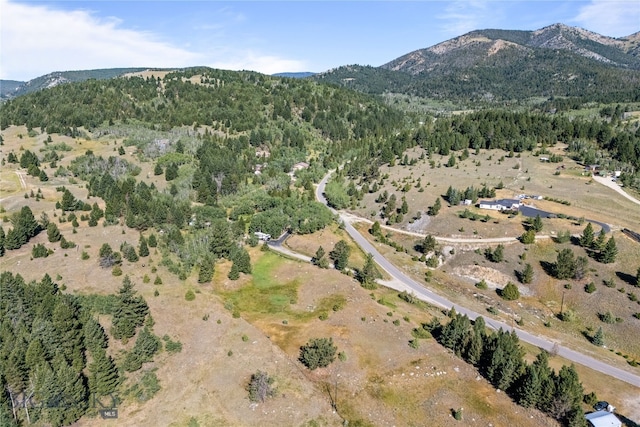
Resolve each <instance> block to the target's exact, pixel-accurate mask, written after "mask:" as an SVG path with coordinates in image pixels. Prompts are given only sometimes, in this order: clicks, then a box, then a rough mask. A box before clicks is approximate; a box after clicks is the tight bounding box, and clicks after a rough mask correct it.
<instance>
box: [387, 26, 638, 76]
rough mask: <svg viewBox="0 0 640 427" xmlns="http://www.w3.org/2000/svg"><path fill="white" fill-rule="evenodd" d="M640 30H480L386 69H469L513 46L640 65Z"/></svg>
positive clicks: (412, 54) (401, 59) (408, 56)
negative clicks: (620, 35)
mask: <svg viewBox="0 0 640 427" xmlns="http://www.w3.org/2000/svg"><path fill="white" fill-rule="evenodd" d="M639 46H640V35H639V33H636V34H632V35H631V36H628V37H627V38H624V39H615V38H612V37H608V36H603V35H601V34H598V33H594V32H593V31H588V30H585V29H583V28H579V27H571V26H568V25H565V24H561V23H556V24H552V25H549V26H546V27H544V28H541V29H539V30H535V31H516V30H496V29H486V30H476V31H471V32H469V33H466V34H463V35H461V36H459V37H455V38H453V39H450V40H447V41H444V42H442V43H438V44H437V45H434V46H431V47H428V48H425V49H419V50H416V51H413V52H410V53H408V54H406V55H403V56H401V57H399V58H397V59H395V60H393V61H391V62H389V63H387V64H384V65H382V67H383V68H386V69H389V70H394V71H403V72H407V73H410V74H420V73H424V72H429V71H433V70H434V69H436V68H438V67H439V66H446V67H458V68H465V67H468V66H472V65H473V64H479V63H481V62H483V61H485V60H486V59H487V58H489V57H491V56H494V55H495V54H497V53H499V52H502V53H504V51H505V49H513V51H514V52H516V51H519V52H527V51H531V50H532V49H547V50H556V51H566V52H571V53H573V54H576V55H579V56H582V57H584V58H589V59H593V60H596V61H599V62H602V63H605V64H610V65H615V66H618V67H622V68H636V69H637V68H640V61H638V60H637V58H636V56H638V50H639Z"/></svg>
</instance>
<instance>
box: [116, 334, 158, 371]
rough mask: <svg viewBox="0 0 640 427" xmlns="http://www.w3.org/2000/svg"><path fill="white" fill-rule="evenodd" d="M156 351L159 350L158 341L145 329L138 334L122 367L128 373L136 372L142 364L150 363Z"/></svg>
mask: <svg viewBox="0 0 640 427" xmlns="http://www.w3.org/2000/svg"><path fill="white" fill-rule="evenodd" d="M158 350H160V339H159V338H158V337H156V336H155V335H154V334H153V333H152V332H151V331H150V330H149V328H147V327H145V328H144V329H142V330H141V331H140V333H139V334H138V338H137V339H136V343H135V345H134V346H133V348H132V349H131V351H130V352H129V353H127V356H126V357H125V359H124V362H123V364H122V365H123V366H122V367H123V368H124V370H125V371H128V372H133V371H137V370H138V369H140V368H141V367H142V364H143V363H146V362H151V361H152V360H153V356H154V355H155V354H156V353H157V352H158Z"/></svg>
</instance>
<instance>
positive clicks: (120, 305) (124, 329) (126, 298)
mask: <svg viewBox="0 0 640 427" xmlns="http://www.w3.org/2000/svg"><path fill="white" fill-rule="evenodd" d="M148 313H149V307H148V306H147V303H146V302H145V300H144V299H143V298H142V297H141V296H139V295H136V292H135V290H134V289H133V283H131V280H130V279H129V276H125V278H124V280H123V281H122V287H121V288H120V290H119V291H118V299H117V302H116V304H115V307H114V311H113V320H112V328H111V334H112V335H113V337H114V338H116V339H123V338H125V339H126V338H131V337H132V336H134V335H135V333H136V328H138V327H139V326H142V324H143V323H144V319H145V317H146V316H147V314H148Z"/></svg>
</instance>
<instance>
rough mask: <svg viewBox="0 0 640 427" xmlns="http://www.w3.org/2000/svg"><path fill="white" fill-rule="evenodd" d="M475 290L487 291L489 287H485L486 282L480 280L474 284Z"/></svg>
mask: <svg viewBox="0 0 640 427" xmlns="http://www.w3.org/2000/svg"><path fill="white" fill-rule="evenodd" d="M476 288H478V289H483V290H484V289H489V285H487V282H485V280H484V279H482V280H480V281H479V282H478V283H476Z"/></svg>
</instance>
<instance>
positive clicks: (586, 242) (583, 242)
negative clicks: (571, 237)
mask: <svg viewBox="0 0 640 427" xmlns="http://www.w3.org/2000/svg"><path fill="white" fill-rule="evenodd" d="M594 237H595V236H594V233H593V225H591V223H590V222H589V223H587V226H586V227H585V228H584V230H583V231H582V235H581V236H580V246H582V247H583V248H591V247H592V246H593V239H594Z"/></svg>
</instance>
